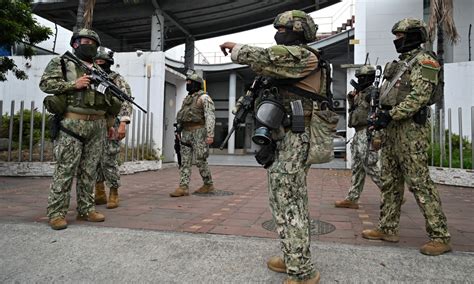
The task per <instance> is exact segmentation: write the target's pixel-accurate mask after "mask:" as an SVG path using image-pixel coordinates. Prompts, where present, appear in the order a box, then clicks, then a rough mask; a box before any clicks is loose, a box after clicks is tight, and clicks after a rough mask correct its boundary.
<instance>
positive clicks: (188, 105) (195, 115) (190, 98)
mask: <svg viewBox="0 0 474 284" xmlns="http://www.w3.org/2000/svg"><path fill="white" fill-rule="evenodd" d="M204 94H206V93H205V92H203V91H199V92H196V93H193V94H188V95H187V96H186V97H185V98H184V101H183V105H182V106H181V109H180V110H179V111H178V114H177V117H176V120H177V121H178V122H179V123H186V122H193V123H203V124H204V106H203V104H202V103H201V104H199V103H198V101H199V98H200V97H201V96H202V95H204Z"/></svg>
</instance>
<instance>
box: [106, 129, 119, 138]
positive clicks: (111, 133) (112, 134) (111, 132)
mask: <svg viewBox="0 0 474 284" xmlns="http://www.w3.org/2000/svg"><path fill="white" fill-rule="evenodd" d="M107 138H108V139H109V140H116V139H117V134H116V133H115V128H113V127H110V128H109V130H108V133H107Z"/></svg>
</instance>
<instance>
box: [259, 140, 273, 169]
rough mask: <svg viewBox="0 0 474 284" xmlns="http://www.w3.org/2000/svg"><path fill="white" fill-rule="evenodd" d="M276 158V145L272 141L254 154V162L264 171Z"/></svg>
mask: <svg viewBox="0 0 474 284" xmlns="http://www.w3.org/2000/svg"><path fill="white" fill-rule="evenodd" d="M275 156H276V144H275V142H274V141H272V142H271V143H269V144H267V145H262V146H261V148H260V150H258V152H257V153H256V154H255V160H257V163H259V164H260V165H262V166H263V167H264V168H265V169H268V168H269V167H270V166H271V165H272V164H273V162H274V161H275Z"/></svg>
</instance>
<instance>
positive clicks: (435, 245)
mask: <svg viewBox="0 0 474 284" xmlns="http://www.w3.org/2000/svg"><path fill="white" fill-rule="evenodd" d="M448 251H451V246H450V245H449V244H445V243H442V242H438V241H434V240H431V241H429V242H427V243H426V244H424V245H423V246H422V247H421V248H420V252H421V253H422V254H426V255H431V256H437V255H440V254H443V253H445V252H448Z"/></svg>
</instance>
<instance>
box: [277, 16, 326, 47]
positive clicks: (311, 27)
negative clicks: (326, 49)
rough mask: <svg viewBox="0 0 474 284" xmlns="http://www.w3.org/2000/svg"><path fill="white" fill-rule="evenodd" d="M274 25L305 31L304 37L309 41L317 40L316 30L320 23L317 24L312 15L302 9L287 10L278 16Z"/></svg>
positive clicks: (295, 30)
mask: <svg viewBox="0 0 474 284" xmlns="http://www.w3.org/2000/svg"><path fill="white" fill-rule="evenodd" d="M273 26H274V27H275V28H276V29H278V28H280V27H284V28H287V29H291V30H293V31H294V32H303V33H304V38H305V39H306V40H307V41H308V42H313V41H315V40H316V32H317V31H318V25H316V24H315V23H314V21H313V18H311V16H310V15H308V14H306V13H305V12H303V11H300V10H292V11H286V12H283V13H281V14H278V16H276V18H275V21H273Z"/></svg>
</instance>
